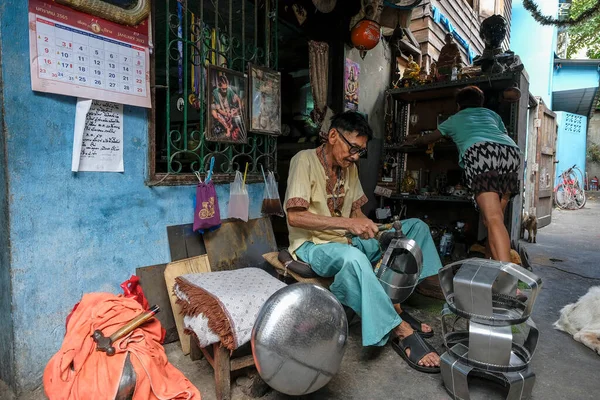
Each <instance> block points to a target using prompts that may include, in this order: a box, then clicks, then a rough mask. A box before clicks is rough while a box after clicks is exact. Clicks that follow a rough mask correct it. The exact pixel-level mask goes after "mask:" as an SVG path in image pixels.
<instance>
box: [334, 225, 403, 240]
mask: <svg viewBox="0 0 600 400" xmlns="http://www.w3.org/2000/svg"><path fill="white" fill-rule="evenodd" d="M392 228H393V224H379V225H377V229H378V230H379V233H381V232H384V231H389V230H390V229H392ZM344 236H346V237H347V238H350V239H351V238H353V237H354V236H356V235H354V234H353V233H350V232H348V233H346V235H344Z"/></svg>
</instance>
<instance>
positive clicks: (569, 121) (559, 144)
mask: <svg viewBox="0 0 600 400" xmlns="http://www.w3.org/2000/svg"><path fill="white" fill-rule="evenodd" d="M556 121H557V123H558V136H557V140H556V160H557V161H558V163H557V164H556V174H555V179H554V181H555V184H556V183H557V180H558V177H559V176H560V174H561V173H562V172H563V171H564V170H566V169H567V168H571V167H572V166H573V165H577V167H579V169H580V170H581V171H585V161H586V160H585V152H586V138H587V134H586V132H587V117H584V116H583V115H577V114H572V113H568V112H564V111H558V112H557V113H556Z"/></svg>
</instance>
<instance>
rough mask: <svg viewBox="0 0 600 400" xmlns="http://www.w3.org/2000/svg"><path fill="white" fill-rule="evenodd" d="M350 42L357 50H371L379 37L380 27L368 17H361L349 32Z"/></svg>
mask: <svg viewBox="0 0 600 400" xmlns="http://www.w3.org/2000/svg"><path fill="white" fill-rule="evenodd" d="M350 39H351V40H352V44H353V45H354V47H356V48H357V49H359V50H371V49H372V48H374V47H375V46H377V43H379V40H380V39H381V27H380V26H379V24H378V23H377V22H375V21H373V20H370V19H361V20H360V21H358V22H357V23H356V25H354V28H352V31H351V32H350Z"/></svg>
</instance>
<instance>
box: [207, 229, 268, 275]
mask: <svg viewBox="0 0 600 400" xmlns="http://www.w3.org/2000/svg"><path fill="white" fill-rule="evenodd" d="M204 244H205V246H206V252H207V254H208V257H209V260H210V267H211V270H212V271H223V270H233V269H238V268H245V267H256V268H263V269H270V268H268V263H267V262H266V261H265V259H264V258H263V256H262V255H263V254H266V253H270V252H273V251H276V250H277V244H276V243H275V235H274V234H273V228H272V226H271V220H270V219H268V218H258V219H251V220H249V221H248V222H243V221H239V220H235V221H228V222H224V223H223V224H222V225H221V227H220V228H219V229H217V230H216V231H213V232H208V233H206V234H204Z"/></svg>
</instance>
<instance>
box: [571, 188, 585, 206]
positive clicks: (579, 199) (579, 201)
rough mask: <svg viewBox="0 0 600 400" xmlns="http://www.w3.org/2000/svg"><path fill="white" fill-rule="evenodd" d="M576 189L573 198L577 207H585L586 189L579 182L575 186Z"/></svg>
mask: <svg viewBox="0 0 600 400" xmlns="http://www.w3.org/2000/svg"><path fill="white" fill-rule="evenodd" d="M574 190H575V192H574V194H573V200H574V202H575V204H576V205H577V209H581V208H583V206H585V202H586V198H585V190H583V188H582V187H581V186H580V185H579V184H577V186H576V187H574Z"/></svg>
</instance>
